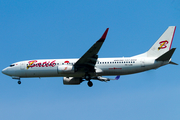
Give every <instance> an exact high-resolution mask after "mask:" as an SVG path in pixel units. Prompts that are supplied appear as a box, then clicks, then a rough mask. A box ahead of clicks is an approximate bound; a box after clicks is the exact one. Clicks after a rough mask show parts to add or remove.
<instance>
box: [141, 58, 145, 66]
mask: <svg viewBox="0 0 180 120" xmlns="http://www.w3.org/2000/svg"><path fill="white" fill-rule="evenodd" d="M141 67H145V60H144V59H141Z"/></svg>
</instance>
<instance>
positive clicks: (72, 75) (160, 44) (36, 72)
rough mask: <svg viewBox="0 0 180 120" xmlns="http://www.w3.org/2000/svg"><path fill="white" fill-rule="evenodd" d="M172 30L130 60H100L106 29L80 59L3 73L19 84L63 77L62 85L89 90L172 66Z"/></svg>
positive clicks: (28, 64) (27, 64)
mask: <svg viewBox="0 0 180 120" xmlns="http://www.w3.org/2000/svg"><path fill="white" fill-rule="evenodd" d="M175 29H176V27H175V26H170V27H168V29H167V30H166V31H165V32H164V33H163V34H162V35H161V37H160V38H159V39H158V40H157V41H156V42H155V43H154V45H153V46H152V47H151V48H150V49H149V50H148V51H147V52H145V53H143V54H140V55H136V56H132V57H119V58H99V57H98V52H99V50H100V48H101V46H102V44H103V42H104V41H105V38H106V36H107V33H108V30H109V28H107V29H106V31H105V32H104V34H103V35H102V37H101V38H100V39H99V40H98V41H97V42H96V43H95V44H94V45H93V46H92V47H91V48H90V49H89V50H88V51H87V52H86V53H85V54H84V55H83V56H82V57H81V58H79V59H42V60H26V61H20V62H16V63H13V64H11V65H10V66H9V67H7V68H5V69H3V70H2V73H4V74H6V75H8V76H11V77H12V78H13V79H17V80H18V84H21V81H20V78H29V77H63V83H64V84H65V85H78V84H80V83H81V82H83V81H88V86H89V87H92V85H93V83H92V82H91V80H92V79H94V80H100V81H110V80H112V79H109V78H105V77H102V76H116V78H115V79H114V80H117V79H119V77H120V75H128V74H134V73H139V72H143V71H147V70H151V69H156V68H158V67H161V66H164V65H167V64H174V65H177V64H176V63H174V62H172V61H171V57H172V55H173V53H174V51H175V48H172V49H171V45H172V41H173V37H174V33H175Z"/></svg>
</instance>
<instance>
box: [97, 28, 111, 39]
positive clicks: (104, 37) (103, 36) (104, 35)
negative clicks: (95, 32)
mask: <svg viewBox="0 0 180 120" xmlns="http://www.w3.org/2000/svg"><path fill="white" fill-rule="evenodd" d="M108 30H109V28H107V29H106V31H105V32H104V34H103V35H102V37H101V38H100V39H99V40H98V41H97V42H104V40H105V39H106V36H107V33H108Z"/></svg>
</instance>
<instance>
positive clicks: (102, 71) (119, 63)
mask: <svg viewBox="0 0 180 120" xmlns="http://www.w3.org/2000/svg"><path fill="white" fill-rule="evenodd" d="M77 60H78V59H44V60H35V62H34V63H32V64H30V63H31V61H34V60H28V61H20V62H17V63H14V64H12V65H11V66H10V67H7V68H5V69H4V70H3V72H4V73H5V74H7V75H9V76H12V78H16V77H18V78H26V77H64V76H65V77H84V72H82V73H81V72H73V71H70V72H59V68H60V67H62V66H73V64H74V63H75V62H76V61H77ZM166 64H168V61H167V62H157V61H155V58H147V57H126V58H125V57H123V58H99V59H98V60H97V62H96V65H95V70H96V72H95V73H90V74H91V75H92V76H111V75H112V76H113V75H127V74H133V73H138V72H143V71H146V70H150V69H156V68H158V67H160V66H163V65H166ZM28 66H29V67H28ZM65 69H66V67H65Z"/></svg>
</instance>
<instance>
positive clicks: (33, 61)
mask: <svg viewBox="0 0 180 120" xmlns="http://www.w3.org/2000/svg"><path fill="white" fill-rule="evenodd" d="M55 61H56V60H54V61H52V62H50V61H48V62H47V61H45V62H42V63H40V62H39V63H37V60H32V61H29V62H28V63H29V67H49V66H51V67H54V66H56V63H55Z"/></svg>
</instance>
